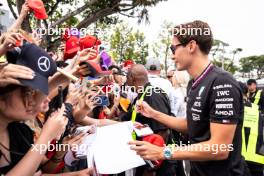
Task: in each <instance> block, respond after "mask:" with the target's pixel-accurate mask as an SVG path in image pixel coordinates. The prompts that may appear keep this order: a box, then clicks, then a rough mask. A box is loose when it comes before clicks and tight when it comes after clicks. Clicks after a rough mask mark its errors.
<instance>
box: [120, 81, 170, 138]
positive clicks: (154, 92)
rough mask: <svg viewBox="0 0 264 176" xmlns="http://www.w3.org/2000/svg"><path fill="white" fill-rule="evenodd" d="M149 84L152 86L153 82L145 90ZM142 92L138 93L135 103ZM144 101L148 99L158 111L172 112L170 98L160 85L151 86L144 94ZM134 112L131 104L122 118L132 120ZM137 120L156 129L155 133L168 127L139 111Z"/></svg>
mask: <svg viewBox="0 0 264 176" xmlns="http://www.w3.org/2000/svg"><path fill="white" fill-rule="evenodd" d="M148 86H151V84H150V83H147V84H146V85H145V86H144V90H146V87H148ZM142 92H143V91H142ZM142 92H141V93H139V94H138V96H137V98H136V99H135V100H134V102H133V105H134V104H135V103H136V101H137V100H138V99H139V98H140V97H141V95H142ZM144 101H146V102H147V103H148V104H149V105H150V106H151V107H152V108H154V109H155V110H157V111H160V112H162V113H165V114H171V110H170V102H169V98H168V96H167V95H166V93H164V91H163V90H161V89H160V88H158V87H153V86H151V88H150V89H149V91H148V92H147V93H146V94H145V96H144ZM132 112H133V106H131V107H130V108H129V110H128V112H127V113H126V114H124V115H123V116H122V117H121V120H122V121H130V120H131V117H132ZM136 121H137V122H139V123H141V124H148V125H149V127H150V128H151V129H152V130H153V131H154V133H158V132H160V131H163V130H167V129H168V128H167V127H166V126H165V125H163V124H161V123H160V122H158V121H156V120H154V119H152V118H148V117H144V116H143V115H142V114H140V113H137V117H136Z"/></svg>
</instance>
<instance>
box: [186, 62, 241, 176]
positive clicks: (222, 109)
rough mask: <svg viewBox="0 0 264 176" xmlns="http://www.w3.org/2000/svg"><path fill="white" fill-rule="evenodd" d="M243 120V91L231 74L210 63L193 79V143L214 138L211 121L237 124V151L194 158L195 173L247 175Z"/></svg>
mask: <svg viewBox="0 0 264 176" xmlns="http://www.w3.org/2000/svg"><path fill="white" fill-rule="evenodd" d="M242 121H243V98H242V91H241V90H240V87H239V84H238V82H237V81H236V80H235V79H234V78H233V77H232V76H231V75H230V74H229V73H227V72H225V71H223V70H221V69H220V68H218V67H215V66H213V65H212V64H210V65H209V66H208V67H207V68H206V69H205V70H204V72H203V73H202V74H201V75H200V76H199V77H198V78H197V79H196V80H195V81H193V80H191V81H190V82H189V84H188V88H187V124H188V134H189V140H190V142H191V144H195V143H200V142H203V141H207V140H209V139H210V123H221V124H227V125H228V124H237V128H236V131H235V135H234V139H233V146H232V147H233V149H234V150H233V151H231V152H230V153H229V156H228V158H227V159H225V160H220V161H192V162H191V176H212V175H214V176H242V175H244V172H245V171H246V168H245V161H244V159H243V158H242V156H241V146H242V137H241V129H242ZM219 133H221V131H219ZM230 148H231V147H230Z"/></svg>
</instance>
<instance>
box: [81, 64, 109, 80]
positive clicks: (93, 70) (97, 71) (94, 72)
mask: <svg viewBox="0 0 264 176" xmlns="http://www.w3.org/2000/svg"><path fill="white" fill-rule="evenodd" d="M79 65H80V66H82V65H87V69H88V70H89V71H90V73H89V74H88V75H83V76H90V77H93V78H95V77H102V76H106V75H110V74H111V73H112V71H104V70H102V68H101V67H100V65H99V64H97V63H95V62H93V61H90V60H88V61H83V62H81V63H80V64H79Z"/></svg>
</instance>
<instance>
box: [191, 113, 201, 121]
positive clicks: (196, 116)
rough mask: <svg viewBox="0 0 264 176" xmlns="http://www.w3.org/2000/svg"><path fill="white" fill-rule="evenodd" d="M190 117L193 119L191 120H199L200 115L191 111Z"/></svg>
mask: <svg viewBox="0 0 264 176" xmlns="http://www.w3.org/2000/svg"><path fill="white" fill-rule="evenodd" d="M192 119H193V121H199V120H200V115H199V114H195V113H192Z"/></svg>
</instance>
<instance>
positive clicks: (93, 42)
mask: <svg viewBox="0 0 264 176" xmlns="http://www.w3.org/2000/svg"><path fill="white" fill-rule="evenodd" d="M101 43H102V42H101V40H99V39H98V38H96V37H95V36H92V35H87V36H85V37H83V38H81V39H80V47H81V49H85V48H92V47H94V46H98V45H101Z"/></svg>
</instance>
